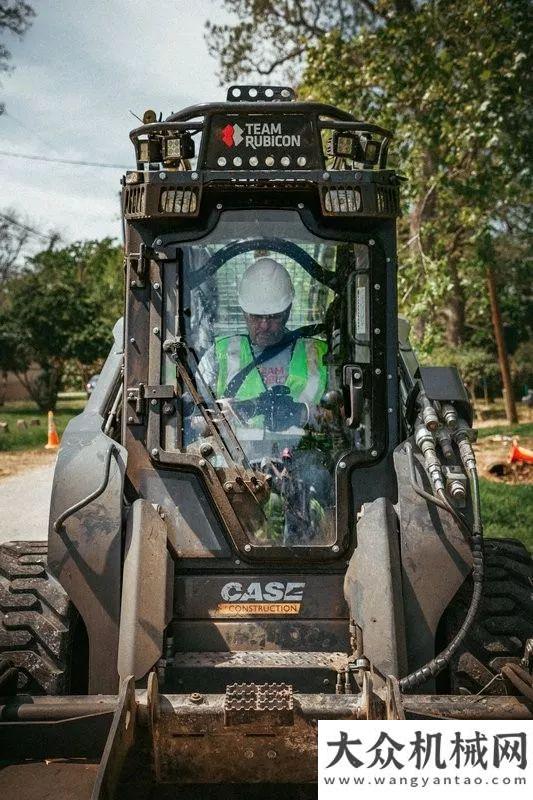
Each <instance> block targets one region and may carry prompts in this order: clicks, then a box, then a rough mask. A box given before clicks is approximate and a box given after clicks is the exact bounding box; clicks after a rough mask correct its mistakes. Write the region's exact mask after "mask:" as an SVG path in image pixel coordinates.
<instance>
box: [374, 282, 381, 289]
mask: <svg viewBox="0 0 533 800" xmlns="http://www.w3.org/2000/svg"><path fill="white" fill-rule="evenodd" d="M374 289H375V290H376V291H378V290H379V289H381V285H380V284H379V283H375V284H374Z"/></svg>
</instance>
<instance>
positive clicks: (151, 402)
mask: <svg viewBox="0 0 533 800" xmlns="http://www.w3.org/2000/svg"><path fill="white" fill-rule="evenodd" d="M150 405H151V406H156V405H157V400H156V399H155V397H154V398H153V399H152V400H150Z"/></svg>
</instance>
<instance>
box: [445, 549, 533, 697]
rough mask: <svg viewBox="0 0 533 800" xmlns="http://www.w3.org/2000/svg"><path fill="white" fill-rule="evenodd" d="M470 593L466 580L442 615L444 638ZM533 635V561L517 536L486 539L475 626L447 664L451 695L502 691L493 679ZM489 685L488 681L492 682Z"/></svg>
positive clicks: (519, 655)
mask: <svg viewBox="0 0 533 800" xmlns="http://www.w3.org/2000/svg"><path fill="white" fill-rule="evenodd" d="M471 595H472V581H471V579H468V580H467V581H466V582H465V583H464V584H463V586H462V587H461V589H460V590H459V592H458V593H457V594H456V596H455V597H454V599H453V601H452V603H451V605H450V607H449V608H448V611H447V612H446V615H445V619H444V622H445V636H446V638H447V640H448V641H450V640H451V638H452V636H453V635H454V634H455V632H456V631H457V630H458V628H459V627H460V625H461V624H462V623H463V621H464V618H465V616H466V612H467V609H468V606H469V604H470V598H471ZM531 637H533V561H532V558H531V555H530V553H529V552H528V550H527V548H526V547H525V546H524V545H523V544H522V542H520V541H518V540H516V539H486V540H485V582H484V588H483V599H482V603H481V609H480V612H479V615H478V617H477V620H476V622H475V623H474V626H473V628H472V629H471V631H470V633H469V634H468V636H467V637H466V639H465V641H464V642H463V644H462V646H461V648H460V650H459V651H458V652H457V653H456V654H455V656H454V658H453V659H452V663H451V665H450V671H449V673H448V675H449V691H450V692H451V694H477V692H479V691H481V690H482V689H484V687H486V689H485V691H484V694H504V693H505V685H504V682H503V680H502V679H501V678H497V679H496V680H493V678H494V677H495V676H497V675H498V674H499V672H500V669H501V667H502V666H503V665H504V664H505V663H506V662H509V661H513V662H516V663H517V662H519V661H520V659H521V658H522V656H523V654H524V645H525V642H526V640H527V639H529V638H531ZM492 680H493V682H492V683H490V686H488V685H487V684H489V682H490V681H492Z"/></svg>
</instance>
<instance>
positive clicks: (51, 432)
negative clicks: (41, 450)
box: [45, 411, 59, 450]
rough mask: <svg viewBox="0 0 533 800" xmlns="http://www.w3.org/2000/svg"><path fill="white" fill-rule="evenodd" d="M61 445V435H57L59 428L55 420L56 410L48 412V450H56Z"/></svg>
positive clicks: (46, 447)
mask: <svg viewBox="0 0 533 800" xmlns="http://www.w3.org/2000/svg"><path fill="white" fill-rule="evenodd" d="M56 447H59V436H58V435H57V428H56V424H55V422H54V412H53V411H49V412H48V441H47V443H46V444H45V449H46V450H55V449H56Z"/></svg>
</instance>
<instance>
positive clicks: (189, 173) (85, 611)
mask: <svg viewBox="0 0 533 800" xmlns="http://www.w3.org/2000/svg"><path fill="white" fill-rule="evenodd" d="M390 139H391V133H390V132H389V131H387V130H384V129H383V128H381V127H378V126H377V125H373V124H369V123H366V122H361V121H359V120H357V119H355V118H354V117H353V116H352V115H351V114H349V113H346V112H344V111H342V110H339V109H337V108H335V107H333V106H330V105H324V104H319V103H313V102H298V101H297V100H296V99H295V96H294V93H293V91H292V90H291V89H288V88H286V87H263V86H233V87H230V89H229V92H228V99H227V102H218V103H207V104H204V105H197V106H192V107H189V108H186V109H184V110H183V111H180V112H178V113H173V114H172V115H171V116H169V117H168V118H167V119H166V120H164V121H162V120H161V119H159V120H158V119H157V118H156V115H155V113H154V112H151V111H149V112H146V114H145V116H144V120H143V125H142V126H141V127H138V128H137V129H136V130H134V131H132V133H131V140H132V143H133V145H134V148H135V154H136V168H135V169H132V170H131V171H128V172H127V173H126V175H125V177H124V178H123V183H122V208H123V219H124V227H125V312H124V320H123V322H122V321H121V322H119V323H117V325H116V326H115V329H114V344H113V347H112V349H111V352H110V355H109V357H108V359H107V361H106V363H105V366H104V368H103V371H102V374H101V376H100V379H99V381H98V384H97V386H96V387H95V389H94V392H93V393H92V395H91V397H90V398H89V400H88V402H87V406H86V409H85V410H84V411H83V412H82V413H81V414H80V415H79V416H78V417H76V418H75V419H73V420H72V421H71V422H70V424H69V426H68V428H67V429H66V431H65V433H64V436H63V440H62V444H61V449H60V451H59V455H58V460H57V466H56V469H55V476H54V483H53V492H52V501H51V510H50V527H49V534H48V543H47V544H46V543H44V542H43V543H31V542H30V543H28V542H14V543H10V544H7V545H3V546H2V547H1V548H0V552H1V555H0V607H1V611H2V622H1V626H0V658H1V662H0V664H1V666H0V675H1V678H0V680H1V684H0V686H1V690H0V694H1V695H3V699H2V700H1V701H0V702H1V705H0V758H1V759H3V763H4V764H6V763H8V762H9V763H10V764H12V765H13V764H19V765H20V764H21V763H23V764H24V768H26V769H27V768H28V765H30V764H36V763H37V762H39V761H43V760H45V761H46V762H47V763H48V774H50V764H51V763H53V764H56V766H58V769H57V770H56V773H57V775H56V778H54V780H56V781H59V777H57V776H59V773H60V771H61V770H60V769H59V765H61V766H62V767H63V768H66V767H67V766H69V765H71V766H72V769H74V767H77V769H78V770H80V769H82V770H84V773H83V774H84V775H85V776H87V775H89V774H90V779H89V777H86V778H84V780H85V784H86V785H85V784H84V786H85V789H86V792H87V796H91V795H92V797H93V798H111V797H115V796H117V797H118V796H120V792H121V788H120V787H121V785H124V783H126V784H127V783H128V781H129V786H130V794H129V795H128V796H130V797H133V796H135V795H134V794H133V793H132V792H133V789H132V787H135V788H136V790H139V786H140V785H141V784H142V780H144V778H142V779H141V776H142V775H144V774H145V773H146V776H147V777H146V780H149V781H152V783H153V785H158V784H159V785H162V784H188V783H189V784H190V783H193V784H197V783H212V784H218V783H250V782H256V783H257V782H258V783H290V782H294V783H312V782H313V781H316V773H317V720H319V719H328V718H330V719H357V720H361V724H364V722H363V721H364V720H367V719H403V718H434V717H438V718H443V719H448V718H457V719H471V718H495V719H517V720H523V719H531V718H532V714H533V687H532V679H531V668H532V661H533V647H532V638H531V637H533V607H532V598H531V589H532V586H531V577H532V570H531V561H530V557H529V555H528V554H527V552H526V550H525V549H524V548H523V546H522V545H521V544H520V543H517V542H515V541H512V540H509V539H495V540H487V541H485V542H483V536H482V524H481V517H480V500H479V487H478V477H477V470H476V461H475V456H474V453H473V449H472V441H473V438H474V434H473V431H472V427H471V426H472V408H471V406H470V403H469V400H468V396H467V394H466V392H465V389H464V386H463V384H462V382H461V379H460V377H459V375H458V373H457V371H456V370H455V369H453V368H447V367H427V368H422V367H420V366H419V364H418V362H417V359H416V356H415V354H414V353H413V350H412V349H411V346H410V344H409V337H408V327H409V326H408V324H407V322H406V321H405V320H402V319H400V320H399V321H398V316H397V301H396V285H397V280H396V272H397V266H398V263H397V249H396V219H397V217H398V216H399V211H400V199H399V187H400V177H399V176H398V174H397V173H395V171H394V170H392V169H388V168H387V151H388V147H389V142H390ZM261 259H263V261H268V263H270V264H271V263H272V262H276V266H275V269H282V270H283V273H282V274H283V276H284V280H285V281H286V282H287V281H288V283H287V285H289V286H290V287H292V288H290V291H291V299H292V302H291V305H290V310H288V311H287V313H286V314H285V315H284V316H283V315H281V316H282V317H283V319H282V320H281V322H282V325H281V327H280V328H279V329H278V337H277V339H276V341H272V342H270V343H269V342H268V341H267V340H266V339H263V341H262V345H263V346H258V345H261V339H260V338H258V337H257V336H256V337H255V338H254V335H253V334H252V330H253V328H252V327H251V325H252V322H253V323H254V324H255V323H256V322H257V320H259V323H261V321H265V320H266V323H268V324H267V327H268V325H269V324H270V322H271V321H272V320H274V321H275V322H276V323H277V322H279V318H280V315H279V314H277V313H272V312H271V311H269V310H268V308H270V305H269V302H268V301H269V295H270V293H271V292H270V289H268V288H267V289H266V290H265V288H264V285H262V284H260V283H258V284H257V295H258V298H257V299H258V303H259V306H258V308H259V312H258V313H257V311H256V313H255V314H251V315H250V314H247V313H246V309H243V303H242V298H241V296H240V291H241V287H242V281H243V276H244V275H245V273H247V270H249V269H250V268H251V267H252V266H253V265H257V263H258V262H259V261H260V260H261ZM250 274H251V273H250ZM287 276H288V278H287ZM288 279H290V280H288ZM252 289H253V287H252ZM272 291H273V290H272ZM261 303H264V305H263V306H261ZM261 307H262V308H264V311H263V313H261ZM250 317H252V318H253V319H252V321H251V319H250ZM259 323H258V324H259ZM283 358H285V361H284V362H283ZM280 362H283V363H284V364H285V367H283V366H280ZM58 759H59V761H57V760H58ZM80 759H81V760H80ZM19 768H20V767H19ZM10 769H15V767H13V766H10V767H6V769H5V770H4V773H3V774H4V778H6V777H7V776H9V774H10V773H9V770H10ZM56 773H54V774H56ZM1 774H2V773H0V779H1ZM40 780H44V778H41V779H40ZM58 785H59V784H58ZM55 796H61V795H60V793H59V790H58V793H57V794H56V795H55ZM65 796H68V794H67V795H65ZM71 796H76V797H82V796H84V795H83V792H82V788H81V782H80V783H79V784H78V788H77V790H76V793H75V794H74V795H71Z"/></svg>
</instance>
